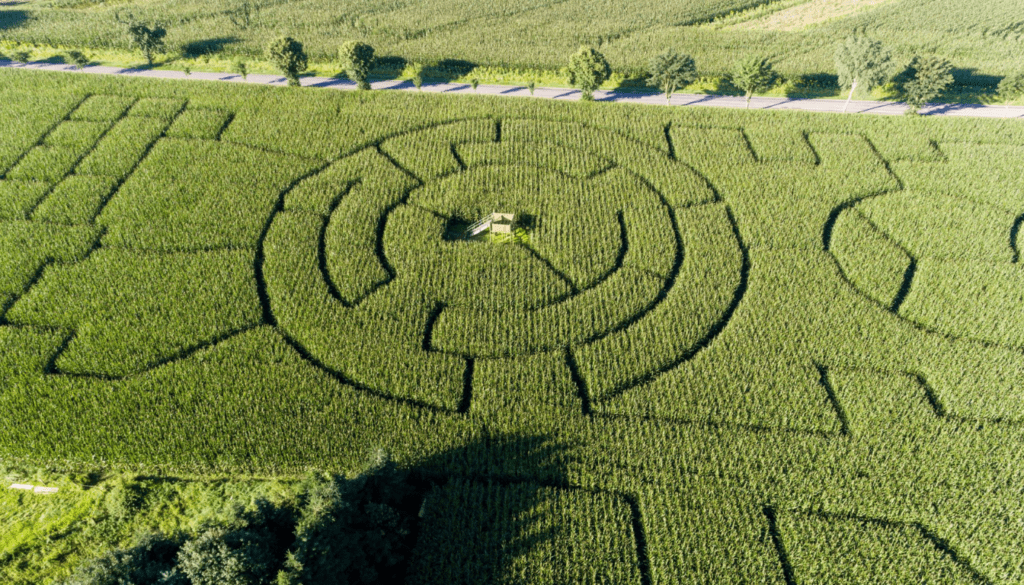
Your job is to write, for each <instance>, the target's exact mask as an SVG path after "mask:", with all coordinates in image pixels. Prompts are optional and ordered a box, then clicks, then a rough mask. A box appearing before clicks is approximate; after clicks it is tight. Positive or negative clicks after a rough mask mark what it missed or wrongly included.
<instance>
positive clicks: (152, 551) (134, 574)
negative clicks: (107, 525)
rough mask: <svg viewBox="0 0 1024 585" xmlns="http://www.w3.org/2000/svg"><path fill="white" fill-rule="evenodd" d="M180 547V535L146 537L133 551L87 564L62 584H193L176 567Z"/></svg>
mask: <svg viewBox="0 0 1024 585" xmlns="http://www.w3.org/2000/svg"><path fill="white" fill-rule="evenodd" d="M180 547H181V537H180V536H172V537H167V536H160V535H155V534H149V535H145V536H143V537H141V538H139V539H138V540H136V541H135V544H134V545H133V546H132V547H131V548H129V549H126V550H113V551H111V552H108V553H106V554H105V555H103V556H101V557H99V558H96V559H93V560H91V561H88V562H86V563H84V564H83V565H82V566H81V567H79V569H78V570H77V571H75V573H74V574H73V575H71V577H69V578H68V579H67V580H66V581H64V582H63V583H62V585H120V584H122V583H135V584H137V585H150V584H152V585H189V584H188V579H186V578H185V576H184V575H182V574H181V573H180V572H178V571H177V570H176V569H175V567H174V564H175V557H176V555H177V554H178V549H179V548H180Z"/></svg>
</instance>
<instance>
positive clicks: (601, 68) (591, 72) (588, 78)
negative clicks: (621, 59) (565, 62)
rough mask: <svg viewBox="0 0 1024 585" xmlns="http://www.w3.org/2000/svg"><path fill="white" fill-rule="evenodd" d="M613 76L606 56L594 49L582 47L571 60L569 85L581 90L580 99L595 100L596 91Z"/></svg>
mask: <svg viewBox="0 0 1024 585" xmlns="http://www.w3.org/2000/svg"><path fill="white" fill-rule="evenodd" d="M611 74H612V68H611V66H610V65H608V61H607V60H606V59H605V58H604V55H602V54H601V53H599V52H597V50H596V49H594V48H593V47H580V50H579V51H576V54H574V55H573V56H572V57H571V58H570V59H569V84H570V85H573V86H575V87H578V88H579V89H580V93H581V95H580V99H581V100H584V101H590V100H593V99H594V90H595V89H597V88H599V87H601V84H602V83H604V82H605V81H606V80H607V79H608V77H609V76H611Z"/></svg>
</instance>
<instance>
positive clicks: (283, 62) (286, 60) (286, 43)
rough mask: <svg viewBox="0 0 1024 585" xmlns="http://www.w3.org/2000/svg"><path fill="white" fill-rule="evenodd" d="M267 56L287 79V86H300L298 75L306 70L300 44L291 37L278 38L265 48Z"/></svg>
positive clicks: (303, 52) (305, 60) (303, 53)
mask: <svg viewBox="0 0 1024 585" xmlns="http://www.w3.org/2000/svg"><path fill="white" fill-rule="evenodd" d="M267 56H268V57H269V58H270V60H271V61H272V62H273V63H274V65H276V66H277V68H278V69H280V70H281V73H282V74H284V76H285V77H286V78H287V79H288V85H291V86H294V87H298V86H299V85H300V84H299V74H300V73H302V72H303V71H305V70H306V66H307V63H308V61H307V59H306V51H304V50H303V49H302V43H300V42H299V41H296V40H295V39H293V38H291V37H280V38H278V39H277V40H275V41H274V42H272V43H270V46H268V47H267Z"/></svg>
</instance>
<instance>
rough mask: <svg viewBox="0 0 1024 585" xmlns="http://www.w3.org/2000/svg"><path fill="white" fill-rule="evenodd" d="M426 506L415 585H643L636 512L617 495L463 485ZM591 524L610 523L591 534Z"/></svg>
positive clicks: (439, 492) (440, 491) (448, 488)
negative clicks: (525, 584) (516, 583)
mask: <svg viewBox="0 0 1024 585" xmlns="http://www.w3.org/2000/svg"><path fill="white" fill-rule="evenodd" d="M423 507H424V515H423V519H422V520H421V522H422V527H421V531H422V532H421V534H422V536H421V540H420V543H419V545H418V546H417V549H416V556H415V557H414V558H413V560H412V566H411V571H410V573H411V579H410V580H409V582H410V583H414V584H428V583H459V584H469V583H503V582H509V581H512V580H515V577H516V576H519V575H524V576H525V575H529V579H530V582H531V583H544V584H554V583H634V582H638V581H639V575H640V570H639V569H640V568H639V564H638V562H637V557H636V551H635V545H634V543H633V542H632V541H633V535H632V534H630V532H631V531H630V520H629V517H630V512H629V506H628V504H627V503H626V502H624V501H623V500H622V499H620V498H617V497H615V496H613V495H609V494H600V493H597V494H595V493H590V492H588V491H585V490H562V489H557V488H550V487H541V486H538V485H535V484H530V483H513V484H510V485H502V484H499V483H495V482H486V483H484V482H479V483H478V482H473V481H467V480H461V479H456V480H452V481H450V482H449V483H448V484H447V485H445V486H443V487H439V488H436V489H435V490H433V491H432V492H431V493H429V494H428V496H427V499H426V501H425V502H424V506H423ZM588 518H602V519H603V520H604V522H603V523H602V526H601V527H600V528H599V529H598V530H590V529H588V528H585V527H584V526H583V523H585V522H586V520H585V519H588ZM468 534H472V535H473V537H472V538H466V535H468ZM506 534H520V535H524V537H521V538H516V539H513V540H511V541H510V540H508V539H507V538H506V537H505V536H504V535H506ZM583 534H586V536H583ZM525 535H529V536H525ZM435 559H446V562H444V563H437V562H434V561H435Z"/></svg>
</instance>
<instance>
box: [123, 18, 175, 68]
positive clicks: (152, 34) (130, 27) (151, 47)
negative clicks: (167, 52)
mask: <svg viewBox="0 0 1024 585" xmlns="http://www.w3.org/2000/svg"><path fill="white" fill-rule="evenodd" d="M114 18H115V20H117V23H118V24H120V25H121V26H123V27H124V30H125V33H126V34H127V35H128V39H129V41H130V42H131V44H132V45H133V46H135V47H136V48H137V49H139V50H140V51H142V55H143V56H144V57H145V58H146V63H148V64H149V65H150V66H152V65H153V54H154V53H156V52H158V51H161V50H163V48H164V37H166V36H167V29H165V28H164V27H163V26H161V25H160V24H159V23H146V22H143V21H141V20H138V19H136V18H135V16H134V15H132V14H130V13H129V14H128V15H127V16H122V15H120V14H116V15H115V17H114Z"/></svg>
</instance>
